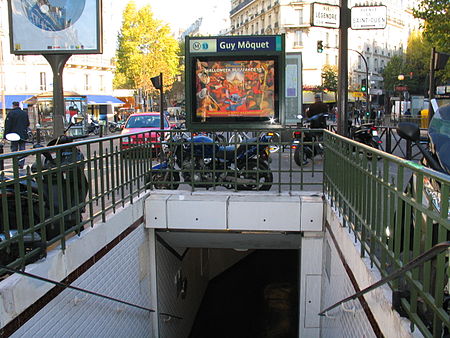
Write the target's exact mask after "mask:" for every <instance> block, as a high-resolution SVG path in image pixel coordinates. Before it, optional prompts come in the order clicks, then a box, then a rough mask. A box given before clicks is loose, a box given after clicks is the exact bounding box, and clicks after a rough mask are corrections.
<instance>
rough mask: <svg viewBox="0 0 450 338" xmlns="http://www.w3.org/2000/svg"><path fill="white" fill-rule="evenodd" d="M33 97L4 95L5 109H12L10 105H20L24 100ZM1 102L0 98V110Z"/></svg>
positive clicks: (0, 107) (1, 107)
mask: <svg viewBox="0 0 450 338" xmlns="http://www.w3.org/2000/svg"><path fill="white" fill-rule="evenodd" d="M32 96H33V95H5V107H6V108H7V109H12V103H13V102H15V101H17V102H19V103H22V102H23V101H25V100H26V99H28V98H30V97H32ZM2 101H3V100H2V99H1V97H0V109H3V102H2Z"/></svg>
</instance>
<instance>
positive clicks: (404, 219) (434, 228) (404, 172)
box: [0, 128, 450, 336]
mask: <svg viewBox="0 0 450 338" xmlns="http://www.w3.org/2000/svg"><path fill="white" fill-rule="evenodd" d="M294 133H295V135H296V138H295V139H296V141H297V142H296V143H294V142H293V140H294V139H293V138H292V137H291V135H293V134H294ZM161 134H162V135H161ZM283 135H284V136H283ZM161 139H162V141H161ZM23 156H26V164H27V169H23V170H21V169H19V160H20V158H22V157H23ZM1 163H3V165H4V168H5V170H4V171H3V172H1V179H0V203H1V204H2V209H1V210H2V215H1V216H0V217H1V219H2V227H1V229H0V230H1V231H0V263H1V264H2V265H8V266H9V267H12V268H23V267H24V266H25V265H26V264H28V263H29V262H32V261H35V260H36V259H39V258H41V257H43V256H45V253H46V251H47V250H48V249H49V248H53V247H55V246H58V245H59V246H60V247H61V249H62V250H64V249H65V245H66V240H67V239H68V238H69V237H70V236H74V235H76V234H77V233H80V231H82V230H83V229H85V228H86V227H90V226H91V227H92V226H93V225H94V224H95V223H97V222H104V221H106V219H107V216H108V214H110V213H114V212H115V211H116V210H117V209H118V208H120V207H123V206H125V205H126V204H127V203H133V201H134V199H135V198H136V197H138V196H139V195H142V194H144V193H146V191H148V190H149V189H161V188H164V189H184V190H191V191H195V190H199V189H208V190H227V189H228V190H231V191H240V190H270V191H274V192H278V193H281V192H292V191H302V190H310V191H322V189H324V192H325V194H326V196H327V197H328V198H329V201H330V203H332V204H333V205H334V206H336V207H337V208H338V210H339V211H340V212H341V213H342V215H343V217H344V220H345V222H346V224H348V226H349V230H350V231H352V232H353V233H354V234H355V239H358V240H360V241H361V243H362V252H361V254H362V255H369V256H370V258H371V260H372V262H373V264H375V265H376V266H377V267H378V268H379V269H380V271H381V272H382V274H383V275H384V276H385V275H387V274H388V273H389V272H390V271H393V270H395V269H397V268H399V267H401V266H403V265H404V264H406V263H407V262H409V261H410V260H411V259H413V258H414V257H416V256H418V255H419V254H420V253H421V252H424V251H425V250H427V249H429V248H431V247H432V246H433V245H434V244H436V243H438V242H443V241H446V240H448V237H449V235H448V234H449V229H450V223H449V215H448V210H449V201H448V193H449V186H450V180H449V177H448V176H445V175H441V174H439V173H436V172H434V171H431V170H428V169H426V168H423V167H421V166H419V165H418V164H417V163H415V162H411V161H406V160H402V159H399V158H398V157H395V156H393V155H389V154H386V153H384V152H382V151H378V150H375V149H373V148H370V147H367V146H364V145H362V144H360V143H357V142H354V141H352V140H349V139H347V138H344V137H341V136H339V135H336V134H334V133H331V132H329V131H325V132H323V131H321V130H305V129H297V128H291V129H284V130H279V129H277V130H272V131H267V130H264V131H263V130H257V131H252V132H247V133H242V132H237V131H235V132H217V131H216V132H210V133H201V134H196V135H193V134H192V133H191V132H188V131H186V130H170V131H168V130H165V131H164V132H161V131H152V132H145V133H135V134H129V135H124V136H110V137H105V138H96V139H91V140H86V141H82V142H76V143H66V144H61V145H56V146H47V147H43V148H36V149H32V150H26V151H23V152H16V153H8V154H3V155H0V164H1ZM437 188H439V189H437ZM437 191H440V194H439V193H438V192H437ZM424 192H426V194H424ZM441 196H443V198H441ZM429 197H430V199H429ZM1 273H2V271H0V274H1ZM3 273H4V271H3ZM447 273H448V256H447V255H445V254H442V255H439V256H438V257H437V258H436V259H435V260H434V261H432V262H430V263H427V264H425V265H424V266H423V268H420V269H416V270H413V272H412V273H409V274H406V275H405V277H404V278H402V279H401V280H399V281H396V282H393V283H392V285H391V286H392V288H393V289H394V291H395V292H396V293H395V294H396V295H400V297H399V299H400V301H399V304H401V307H400V306H399V307H398V310H399V311H403V312H404V313H405V315H408V317H409V318H410V319H411V320H412V321H413V322H414V323H415V324H416V325H417V326H418V327H419V328H420V330H421V331H422V332H423V333H425V335H435V336H439V332H442V330H443V327H444V326H445V325H447V326H448V325H449V317H448V313H447V312H446V310H445V309H444V302H445V301H446V299H448V298H446V297H448V285H447V281H448V276H447ZM447 303H448V300H447ZM445 306H448V305H445Z"/></svg>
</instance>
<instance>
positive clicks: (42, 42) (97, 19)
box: [8, 0, 103, 135]
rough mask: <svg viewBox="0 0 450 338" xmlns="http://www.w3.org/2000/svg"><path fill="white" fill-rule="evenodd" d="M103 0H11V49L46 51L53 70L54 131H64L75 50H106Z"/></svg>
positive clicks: (19, 52)
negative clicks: (68, 67) (51, 0)
mask: <svg viewBox="0 0 450 338" xmlns="http://www.w3.org/2000/svg"><path fill="white" fill-rule="evenodd" d="M101 1H102V0H77V1H67V2H66V1H61V2H59V3H58V4H55V5H52V6H50V5H48V3H47V2H46V1H44V2H43V1H36V0H35V1H22V0H10V1H8V15H9V31H10V50H11V54H15V55H43V56H44V57H45V58H46V59H47V61H48V62H49V64H50V66H51V67H52V70H53V127H54V130H53V132H54V134H55V135H61V134H63V132H64V122H63V121H64V116H65V112H64V90H63V83H62V73H63V70H64V66H65V64H66V62H67V60H68V59H69V58H70V57H71V55H72V54H100V53H102V46H103V44H102V34H101V33H102V18H101V12H102V11H101V5H102V2H101Z"/></svg>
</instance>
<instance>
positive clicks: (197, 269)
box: [156, 240, 209, 338]
mask: <svg viewBox="0 0 450 338" xmlns="http://www.w3.org/2000/svg"><path fill="white" fill-rule="evenodd" d="M207 252H208V249H188V250H187V252H186V254H185V255H184V256H182V257H178V256H176V255H174V254H173V252H171V250H169V249H168V248H167V247H165V246H164V245H162V244H161V242H159V241H158V240H157V241H156V268H157V276H158V281H157V291H158V311H159V314H160V316H159V336H160V337H164V338H183V337H188V336H189V333H190V331H191V328H192V324H193V323H194V320H195V316H196V314H197V311H198V309H199V307H200V304H201V301H202V299H203V295H204V293H205V291H206V288H207V285H208V281H209V269H208V267H209V264H208V261H209V258H208V254H207ZM163 313H166V314H169V315H175V316H178V317H181V318H182V319H177V318H173V317H172V318H171V317H169V316H164V315H163Z"/></svg>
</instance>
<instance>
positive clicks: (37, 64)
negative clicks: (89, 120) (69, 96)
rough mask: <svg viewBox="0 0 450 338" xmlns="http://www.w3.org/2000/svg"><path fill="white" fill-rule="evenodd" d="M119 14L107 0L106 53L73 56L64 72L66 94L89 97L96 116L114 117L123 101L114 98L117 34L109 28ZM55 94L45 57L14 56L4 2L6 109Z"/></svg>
mask: <svg viewBox="0 0 450 338" xmlns="http://www.w3.org/2000/svg"><path fill="white" fill-rule="evenodd" d="M116 12H117V11H114V10H113V2H112V1H103V26H104V27H105V28H104V30H103V54H88V55H73V56H72V57H71V58H70V59H69V60H68V62H67V63H66V66H65V68H64V72H63V86H64V91H68V92H76V93H78V94H80V95H89V97H88V104H89V106H90V110H91V113H94V114H95V115H99V114H106V113H108V114H111V113H112V110H113V107H114V105H120V103H119V102H121V101H119V100H117V99H116V98H114V97H113V96H112V95H113V87H112V80H113V76H114V69H115V67H114V56H115V50H116V32H115V31H114V32H113V31H112V30H110V29H106V27H111V26H112V25H113V24H114V23H115V22H117V13H116ZM119 14H120V13H119ZM93 34H94V33H93ZM52 91H53V72H52V69H51V67H50V65H49V63H48V62H47V60H46V59H45V58H44V57H42V56H39V55H13V54H11V53H10V36H9V21H8V1H6V0H0V92H1V95H4V96H5V103H6V108H11V106H10V105H11V101H13V100H21V99H25V98H27V97H31V96H34V95H39V94H42V93H45V92H52ZM17 95H19V96H17ZM2 101H3V99H2V100H0V105H1V102H2Z"/></svg>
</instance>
